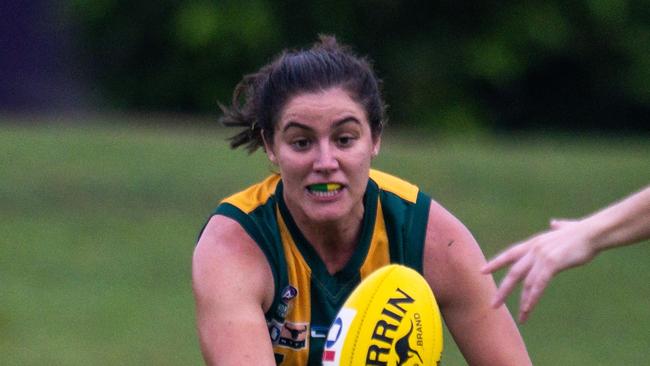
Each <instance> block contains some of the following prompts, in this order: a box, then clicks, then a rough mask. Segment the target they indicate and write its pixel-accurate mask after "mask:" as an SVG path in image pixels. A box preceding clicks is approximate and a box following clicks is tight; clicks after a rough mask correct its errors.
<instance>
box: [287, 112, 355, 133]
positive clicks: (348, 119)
mask: <svg viewBox="0 0 650 366" xmlns="http://www.w3.org/2000/svg"><path fill="white" fill-rule="evenodd" d="M346 123H356V124H358V125H360V124H361V122H360V121H359V120H358V119H357V118H355V117H352V116H348V117H343V118H341V119H340V120H338V121H336V122H334V125H333V126H332V128H338V127H340V126H342V125H344V124H346ZM292 127H295V128H300V129H302V130H306V131H313V128H311V127H309V126H307V125H304V124H302V123H300V122H296V121H289V122H287V124H286V125H285V126H284V128H282V132H286V131H287V130H288V129H290V128H292Z"/></svg>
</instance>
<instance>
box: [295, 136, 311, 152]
mask: <svg viewBox="0 0 650 366" xmlns="http://www.w3.org/2000/svg"><path fill="white" fill-rule="evenodd" d="M309 145H310V142H309V140H307V139H299V140H294V141H293V142H292V143H291V146H293V147H294V148H295V149H297V150H305V149H307V148H308V147H309Z"/></svg>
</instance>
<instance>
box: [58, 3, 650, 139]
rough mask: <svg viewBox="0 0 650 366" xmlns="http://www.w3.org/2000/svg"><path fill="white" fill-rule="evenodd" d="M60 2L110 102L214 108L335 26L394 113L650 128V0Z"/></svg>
mask: <svg viewBox="0 0 650 366" xmlns="http://www.w3.org/2000/svg"><path fill="white" fill-rule="evenodd" d="M58 4H62V5H61V6H60V8H57V14H58V15H57V16H58V17H59V24H60V25H61V26H62V28H63V29H65V31H66V34H67V35H69V36H70V37H71V41H70V43H71V44H72V46H71V47H70V50H72V53H73V54H74V56H75V57H74V59H75V63H77V64H78V65H79V67H78V71H79V73H81V74H83V75H85V81H86V84H87V85H91V87H90V88H88V89H89V90H90V92H91V93H92V94H93V95H94V97H95V99H94V101H93V103H95V104H99V106H100V107H103V108H111V109H119V110H126V111H152V110H154V111H162V112H181V113H202V114H213V113H216V112H217V107H216V103H217V101H224V102H227V101H229V100H230V93H231V91H232V89H233V87H234V86H235V85H236V83H237V82H238V81H239V80H240V78H241V76H242V75H243V74H245V73H248V72H252V71H254V70H256V69H257V68H258V67H260V66H261V65H263V64H264V63H266V62H267V61H269V60H270V58H272V57H273V56H274V55H275V54H277V53H278V52H279V51H280V50H281V49H283V48H296V47H306V46H309V45H310V44H311V43H312V42H313V41H314V40H315V39H316V37H317V34H318V33H330V34H334V35H336V36H337V37H338V38H339V39H340V40H341V41H343V42H346V43H349V44H351V45H352V46H353V47H354V48H355V49H356V50H357V51H358V52H359V53H361V54H365V55H368V56H370V58H371V59H373V60H374V61H375V65H376V69H377V72H378V73H379V75H380V76H381V77H382V78H383V79H384V81H385V92H386V97H387V101H388V103H389V104H390V106H391V108H390V116H391V119H392V121H393V122H394V123H395V124H400V125H406V126H419V127H422V126H427V127H430V128H431V129H433V130H445V131H452V132H453V131H460V132H465V131H468V130H471V131H485V130H488V131H495V130H519V129H535V130H545V129H549V128H550V129H597V130H607V131H618V132H620V131H623V132H638V131H643V132H649V131H650V123H649V122H648V120H649V118H648V117H647V116H648V115H650V87H649V85H650V1H647V0H576V1H571V2H566V1H560V0H550V1H541V0H535V1H527V2H519V1H500V2H493V1H473V2H459V1H437V2H430V1H389V0H375V1H370V0H361V1H342V0H325V1H314V2H305V1H295V0H288V1H271V0H246V1H231V0H221V1H208V0H183V1H178V0H160V1H156V2H149V1H137V0H98V1H81V0H67V1H65V2H62V3H58Z"/></svg>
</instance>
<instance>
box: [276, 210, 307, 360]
mask: <svg viewBox="0 0 650 366" xmlns="http://www.w3.org/2000/svg"><path fill="white" fill-rule="evenodd" d="M276 215H277V218H278V228H279V229H280V237H281V239H282V247H283V249H284V250H283V251H284V257H285V259H286V261H287V274H288V280H289V283H290V284H291V285H292V286H294V287H295V288H296V289H297V290H298V296H296V297H295V298H294V299H293V301H292V302H291V305H290V309H289V312H288V315H287V317H286V319H285V324H287V323H293V324H296V325H297V326H298V327H301V326H303V325H304V326H305V327H306V330H305V336H306V344H305V348H303V349H300V350H296V349H291V348H285V347H282V346H280V345H276V346H275V347H274V348H273V350H274V352H275V353H280V354H282V355H284V359H283V361H282V364H283V365H306V364H307V360H308V359H309V348H310V345H309V338H310V334H311V329H310V324H311V268H309V266H308V265H307V262H306V261H305V259H304V258H303V256H302V254H300V250H299V249H298V247H297V246H296V243H295V242H294V241H293V238H292V237H291V233H290V232H289V229H288V228H287V225H286V224H285V222H284V219H283V218H282V215H281V214H280V210H279V209H276Z"/></svg>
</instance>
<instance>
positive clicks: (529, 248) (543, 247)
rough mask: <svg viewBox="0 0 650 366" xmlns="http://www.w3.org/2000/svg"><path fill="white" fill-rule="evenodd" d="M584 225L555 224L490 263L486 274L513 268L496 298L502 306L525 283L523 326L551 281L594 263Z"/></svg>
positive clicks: (521, 315)
mask: <svg viewBox="0 0 650 366" xmlns="http://www.w3.org/2000/svg"><path fill="white" fill-rule="evenodd" d="M580 223H581V222H580V221H568V220H552V221H551V229H550V230H549V231H546V232H542V233H540V234H537V235H535V236H533V237H531V238H529V239H527V240H525V241H523V242H520V243H518V244H515V245H513V246H511V247H510V248H508V249H506V250H505V251H504V252H502V253H501V254H499V255H497V256H496V257H495V258H493V259H492V260H490V261H489V262H488V263H487V264H486V265H485V266H484V267H483V269H482V272H483V273H485V274H488V273H492V272H494V271H496V270H498V269H500V268H502V267H505V266H508V265H511V267H510V269H509V270H508V273H507V274H506V276H505V277H504V278H503V280H502V281H501V285H500V286H499V289H498V290H497V293H496V295H495V297H494V301H493V303H492V304H493V306H494V307H499V306H501V305H502V304H503V303H504V301H505V299H506V297H508V295H509V294H510V293H511V292H512V290H513V289H514V288H515V286H516V285H517V283H519V282H521V281H523V288H522V292H521V299H520V303H519V322H521V323H523V322H525V321H526V320H527V319H528V316H529V315H530V312H531V311H532V310H533V308H534V307H535V305H536V304H537V302H538V301H539V299H540V297H541V296H542V293H543V292H544V290H545V289H546V286H547V285H548V283H549V281H550V280H551V278H553V276H554V275H555V274H557V273H558V272H560V271H562V270H564V269H567V268H571V267H575V266H578V265H580V264H583V263H586V262H588V261H589V260H591V259H592V258H593V257H594V256H595V255H596V251H595V250H594V248H593V247H592V245H591V244H590V240H589V239H590V238H589V237H588V235H587V230H586V228H585V227H583V226H584V225H580Z"/></svg>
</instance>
